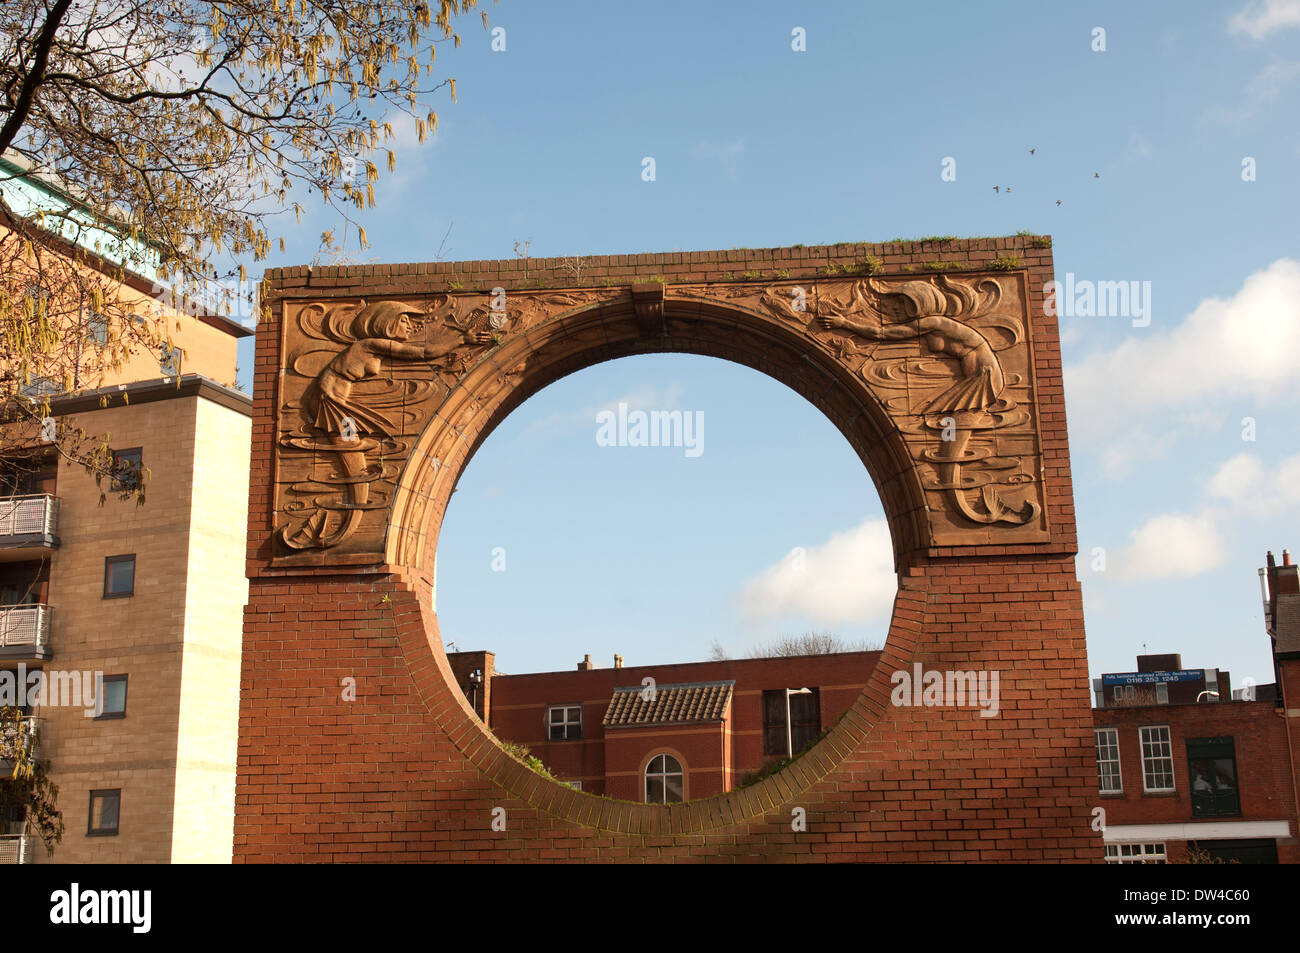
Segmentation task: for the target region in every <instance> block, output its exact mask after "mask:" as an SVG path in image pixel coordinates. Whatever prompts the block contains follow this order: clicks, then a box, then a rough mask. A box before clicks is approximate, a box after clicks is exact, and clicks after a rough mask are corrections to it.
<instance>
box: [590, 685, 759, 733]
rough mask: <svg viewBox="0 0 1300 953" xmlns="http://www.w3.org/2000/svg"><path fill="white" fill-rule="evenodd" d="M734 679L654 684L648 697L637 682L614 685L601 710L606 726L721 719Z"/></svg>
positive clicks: (729, 699)
mask: <svg viewBox="0 0 1300 953" xmlns="http://www.w3.org/2000/svg"><path fill="white" fill-rule="evenodd" d="M735 686H736V683H735V682H734V681H728V682H692V683H690V684H685V685H657V686H655V690H654V694H653V696H652V699H651V700H647V698H646V695H647V694H648V693H647V692H646V689H645V688H644V687H642V686H640V685H633V686H631V687H629V688H616V689H614V695H613V697H611V698H610V700H609V709H608V710H607V711H606V712H605V720H604V725H605V727H606V728H619V727H623V726H626V725H668V724H678V723H681V722H690V721H721V720H722V718H723V716H724V715H725V714H726V713H727V706H728V705H729V704H730V703H731V692H732V689H733V688H735Z"/></svg>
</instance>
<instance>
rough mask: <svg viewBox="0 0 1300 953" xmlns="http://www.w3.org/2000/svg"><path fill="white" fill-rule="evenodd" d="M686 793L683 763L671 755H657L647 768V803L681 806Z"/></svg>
mask: <svg viewBox="0 0 1300 953" xmlns="http://www.w3.org/2000/svg"><path fill="white" fill-rule="evenodd" d="M685 791H686V777H685V775H684V774H683V773H682V763H681V762H680V761H678V760H677V759H676V758H674V757H673V756H672V755H670V754H657V755H655V756H654V757H653V758H651V759H650V763H649V764H647V765H646V768H645V802H646V803H647V804H679V803H681V801H682V800H683V798H684V795H685Z"/></svg>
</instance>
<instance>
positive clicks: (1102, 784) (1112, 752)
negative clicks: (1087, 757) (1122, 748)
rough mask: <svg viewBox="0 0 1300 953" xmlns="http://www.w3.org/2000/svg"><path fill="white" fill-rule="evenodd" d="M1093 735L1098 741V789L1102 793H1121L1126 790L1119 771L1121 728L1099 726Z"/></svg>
mask: <svg viewBox="0 0 1300 953" xmlns="http://www.w3.org/2000/svg"><path fill="white" fill-rule="evenodd" d="M1093 735H1094V737H1095V738H1096V741H1097V789H1098V790H1099V791H1101V793H1102V794H1119V793H1121V792H1122V791H1123V790H1124V783H1123V781H1122V779H1121V778H1120V771H1119V730H1118V729H1116V728H1098V729H1097V730H1096V731H1094V732H1093Z"/></svg>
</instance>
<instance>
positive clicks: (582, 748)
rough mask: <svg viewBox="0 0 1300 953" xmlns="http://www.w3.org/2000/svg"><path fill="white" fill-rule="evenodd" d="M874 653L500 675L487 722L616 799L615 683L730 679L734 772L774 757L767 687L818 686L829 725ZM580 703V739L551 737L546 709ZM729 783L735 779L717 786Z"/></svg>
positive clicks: (563, 774)
mask: <svg viewBox="0 0 1300 953" xmlns="http://www.w3.org/2000/svg"><path fill="white" fill-rule="evenodd" d="M879 659H880V653H879V652H846V653H840V654H837V655H827V656H817V657H810V658H787V659H728V660H726V661H721V662H690V663H683V664H677V665H640V666H636V667H632V668H621V669H615V668H597V669H592V670H591V671H587V672H578V671H574V672H538V673H534V674H528V675H504V676H498V677H497V678H496V679H494V681H493V686H492V690H493V707H492V711H491V714H490V716H489V721H490V724H491V725H492V730H493V731H494V732H496V734H497V736H498V737H500V738H503V739H505V740H507V741H514V742H518V743H519V744H524V745H527V746H528V748H529V750H530V751H532V753H533V754H534V755H536V756H537V757H538V758H540V759H541V760H542V762H543V763H545V764H546V766H547V767H548V768H549V769H550V770H551V772H552V773H553V774H555V775H556V777H560V778H563V779H564V780H570V781H582V782H583V784H582V789H583V790H584V791H592V792H594V793H597V794H608V795H610V796H611V797H614V796H620V797H621V795H614V793H613V792H612V791H607V790H605V787H604V778H605V771H606V765H605V758H606V756H605V754H604V753H603V752H602V751H601V750H600V749H601V745H602V744H604V743H605V739H606V735H605V733H604V729H603V728H602V720H603V719H604V717H605V710H606V709H607V708H608V707H609V701H610V696H611V695H612V694H613V691H614V689H615V688H616V687H620V686H624V687H625V686H628V685H641V684H642V681H641V680H642V679H643V678H646V677H650V678H653V679H655V683H656V684H657V685H672V684H680V683H683V682H716V681H727V680H732V681H735V683H736V687H735V689H734V692H733V696H732V703H731V719H730V721H729V722H728V729H729V732H730V738H729V740H728V741H727V746H728V748H731V747H732V746H733V745H734V751H729V752H728V754H727V756H726V757H725V758H724V760H723V761H722V763H723V764H725V765H728V766H730V767H731V768H732V769H734V771H735V772H736V774H737V776H738V777H740V776H743V775H745V774H746V773H748V772H751V771H758V770H759V769H760V768H761V767H762V766H763V765H764V764H765V763H766V762H768V761H770V760H772V758H773V757H774V756H769V755H765V754H763V691H764V690H765V689H778V688H786V687H796V686H804V685H808V686H817V687H818V688H819V689H820V696H821V697H820V701H821V723H822V726H823V727H828V726H830V725H832V724H834V722H835V720H836V719H838V718H839V717H840V715H841V714H842V713H843V712H844V711H845V710H846V709H847V708H848V707H849V706H850V705H852V704H853V701H854V699H856V698H857V697H858V695H859V694H861V692H862V688H863V686H865V685H866V683H867V679H868V678H870V676H871V672H872V671H873V670H874V669H875V667H876V663H877V662H878V661H879ZM579 703H581V704H582V706H583V713H582V724H583V737H582V739H581V740H571V741H556V742H552V741H550V740H549V738H548V734H547V730H546V709H547V707H548V706H550V705H560V704H570V705H571V704H579ZM646 743H647V744H648V743H649V742H648V741H647V742H646ZM646 750H648V749H646ZM715 760H716V758H715ZM732 783H734V780H733V781H731V782H730V783H727V784H726V785H725V786H724V787H723V788H722V790H725V789H726V788H729V787H730V786H731V784H732Z"/></svg>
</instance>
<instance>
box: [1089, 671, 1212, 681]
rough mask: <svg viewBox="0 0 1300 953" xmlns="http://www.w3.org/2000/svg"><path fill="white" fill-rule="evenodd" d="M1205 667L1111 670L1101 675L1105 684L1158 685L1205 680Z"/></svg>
mask: <svg viewBox="0 0 1300 953" xmlns="http://www.w3.org/2000/svg"><path fill="white" fill-rule="evenodd" d="M1203 681H1205V669H1203V668H1181V669H1179V670H1178V671H1176V672H1111V673H1110V674H1108V675H1103V676H1102V677H1101V683H1102V684H1103V685H1158V684H1159V683H1161V682H1203Z"/></svg>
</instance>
